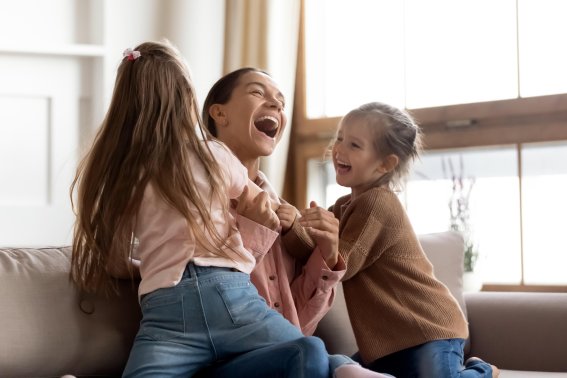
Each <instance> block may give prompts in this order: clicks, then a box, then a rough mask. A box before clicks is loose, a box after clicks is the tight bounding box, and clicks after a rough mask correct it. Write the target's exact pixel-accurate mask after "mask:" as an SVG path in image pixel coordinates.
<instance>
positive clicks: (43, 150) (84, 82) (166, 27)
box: [0, 0, 224, 246]
mask: <svg viewBox="0 0 567 378" xmlns="http://www.w3.org/2000/svg"><path fill="white" fill-rule="evenodd" d="M0 33H1V34H2V35H3V36H4V37H3V38H2V39H0V245H2V246H35V245H47V244H49V245H62V244H68V243H70V242H71V231H72V224H73V221H74V216H73V214H72V211H71V207H70V199H69V191H68V190H69V185H70V184H71V181H72V178H73V175H74V170H75V167H76V163H77V161H78V159H79V157H80V156H81V155H82V149H83V148H84V146H86V145H88V144H89V143H90V140H91V136H92V134H93V133H94V130H95V129H96V128H97V127H98V125H99V124H100V122H101V120H102V119H103V117H104V113H105V111H106V108H107V106H108V102H109V100H110V97H111V94H112V93H111V92H112V88H113V86H114V79H115V72H116V68H117V66H118V63H119V62H120V60H121V59H122V52H123V50H124V49H125V48H127V47H132V46H134V45H136V44H138V43H140V42H143V41H146V40H159V39H162V38H167V39H169V40H170V41H172V42H173V43H174V44H176V45H177V46H178V47H179V49H180V51H181V52H182V54H183V55H184V56H185V57H186V58H187V60H188V63H189V65H190V67H191V70H192V75H193V79H194V82H195V86H196V89H197V92H198V93H197V94H198V98H199V101H200V102H201V103H202V101H204V96H205V95H206V93H207V91H208V89H209V87H210V86H211V85H212V83H213V82H214V81H215V80H216V79H217V78H219V77H220V75H221V74H222V54H223V53H222V52H223V44H224V0H119V1H114V0H0Z"/></svg>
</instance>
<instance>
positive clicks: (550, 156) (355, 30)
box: [0, 0, 567, 291]
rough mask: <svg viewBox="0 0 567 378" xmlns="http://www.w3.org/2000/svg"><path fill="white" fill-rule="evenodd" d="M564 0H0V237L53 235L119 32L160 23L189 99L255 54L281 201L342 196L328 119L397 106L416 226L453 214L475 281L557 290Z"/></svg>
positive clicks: (566, 83) (127, 40)
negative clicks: (275, 88)
mask: <svg viewBox="0 0 567 378" xmlns="http://www.w3.org/2000/svg"><path fill="white" fill-rule="evenodd" d="M565 14H567V2H565V1H563V0H499V1H491V0H114V1H110V0H0V36H1V37H0V245H3V246H39V245H65V244H68V243H70V237H71V229H72V223H73V213H72V211H71V208H70V200H69V198H70V197H69V185H70V183H71V180H72V177H73V174H74V170H75V168H76V164H77V161H78V159H79V158H80V156H81V155H82V153H83V152H84V149H85V148H86V146H88V144H89V143H90V141H91V138H92V136H93V133H94V131H95V130H96V129H97V127H98V125H99V124H100V122H101V120H102V118H103V117H104V113H105V110H106V107H107V105H108V102H109V99H110V95H111V92H112V87H113V83H114V78H115V71H116V68H117V66H118V63H119V62H120V60H121V59H122V51H123V50H124V49H125V48H127V47H133V46H135V45H136V44H138V43H140V42H143V41H146V40H159V39H162V38H167V39H169V40H170V41H171V42H173V43H174V44H175V45H177V47H178V48H179V49H180V51H181V52H182V54H183V55H184V56H185V58H186V59H187V61H188V63H189V66H190V68H191V71H192V76H193V80H194V82H195V86H196V89H197V94H198V96H199V101H200V102H201V103H202V101H204V98H205V96H206V93H207V91H208V89H209V88H210V86H211V85H212V84H213V83H214V82H215V81H216V80H217V79H218V78H219V77H220V76H222V75H223V74H224V73H227V72H229V71H232V70H234V69H236V68H239V67H243V66H255V67H258V68H261V69H264V70H267V71H268V72H270V73H271V74H272V76H273V77H274V79H275V80H276V81H277V82H278V83H279V85H280V87H281V89H282V91H283V93H284V94H285V95H286V98H287V101H286V102H287V104H288V106H287V112H288V113H289V114H288V116H289V119H290V121H289V123H288V127H287V129H286V133H285V135H284V138H283V140H282V142H281V143H280V145H279V147H278V149H277V151H276V153H275V154H274V155H273V156H271V157H270V158H267V159H265V160H264V161H263V162H262V169H263V170H264V171H265V172H266V173H267V174H268V177H269V178H270V180H271V181H272V183H273V184H274V186H275V187H276V188H277V189H278V190H279V191H280V192H281V193H282V196H283V197H284V198H285V199H287V200H289V201H290V202H291V203H293V204H295V205H296V206H297V207H299V208H302V207H305V206H306V205H307V203H308V201H309V200H316V201H318V203H319V204H321V205H323V206H329V205H330V204H332V203H334V201H335V199H336V198H337V197H338V196H340V195H343V194H346V193H347V192H346V191H345V188H341V187H339V186H337V185H336V184H335V177H334V170H333V168H332V165H331V164H330V163H329V162H326V161H325V160H324V159H323V158H322V156H323V153H324V151H325V148H326V147H327V146H328V144H329V143H330V142H331V140H332V136H333V133H334V130H335V127H336V124H337V122H338V121H339V119H340V117H341V116H342V115H343V114H345V113H346V112H347V111H348V110H350V109H352V108H353V107H356V106H358V105H361V104H363V103H365V102H370V101H383V102H388V103H391V104H393V105H396V106H399V107H402V108H405V109H407V110H408V111H409V112H410V113H411V114H412V115H413V116H414V117H415V118H416V120H417V121H418V122H419V124H420V125H421V127H422V129H423V133H424V136H425V143H426V150H425V153H424V155H423V157H422V159H421V160H420V161H418V162H417V163H416V165H415V167H414V170H413V173H412V176H411V178H410V180H409V182H408V183H407V186H406V189H405V190H404V191H403V192H401V193H399V195H400V199H401V200H402V202H403V203H404V205H405V206H406V209H407V210H408V214H409V215H410V218H411V220H412V223H413V224H414V227H415V229H416V231H417V232H418V233H429V232H440V231H444V230H447V229H451V228H452V229H457V230H459V231H461V232H463V234H464V235H465V239H466V243H467V251H468V252H469V256H470V262H471V263H470V264H469V266H466V268H467V269H470V270H472V271H474V272H476V273H477V274H478V275H480V276H481V280H482V282H484V290H538V291H567V275H565V274H564V269H563V267H565V266H566V265H567V247H566V246H565V243H564V238H563V232H564V229H565V226H566V222H565V220H564V218H565V217H564V214H565V213H566V212H567V200H566V198H565V195H564V193H565V192H566V191H567V164H566V162H567V74H566V73H565V67H567V49H565V47H564V46H565V40H567V24H566V23H565V22H564V20H563V18H564V15H565Z"/></svg>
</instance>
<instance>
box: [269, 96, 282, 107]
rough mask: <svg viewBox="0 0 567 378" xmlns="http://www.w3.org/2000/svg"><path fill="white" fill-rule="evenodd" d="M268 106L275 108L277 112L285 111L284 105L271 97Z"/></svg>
mask: <svg viewBox="0 0 567 378" xmlns="http://www.w3.org/2000/svg"><path fill="white" fill-rule="evenodd" d="M268 106H270V107H271V108H275V109H277V110H282V109H283V103H282V102H281V101H280V100H278V99H277V98H275V97H271V98H269V99H268Z"/></svg>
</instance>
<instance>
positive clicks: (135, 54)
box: [122, 48, 142, 61]
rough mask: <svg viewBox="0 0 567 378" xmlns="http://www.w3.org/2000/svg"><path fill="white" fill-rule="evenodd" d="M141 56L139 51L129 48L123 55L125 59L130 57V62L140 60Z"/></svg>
mask: <svg viewBox="0 0 567 378" xmlns="http://www.w3.org/2000/svg"><path fill="white" fill-rule="evenodd" d="M141 55H142V54H140V52H139V51H136V50H132V49H131V48H127V49H126V50H124V52H123V53H122V57H124V58H126V57H128V60H130V61H133V60H136V59H138V58H139V57H140V56H141Z"/></svg>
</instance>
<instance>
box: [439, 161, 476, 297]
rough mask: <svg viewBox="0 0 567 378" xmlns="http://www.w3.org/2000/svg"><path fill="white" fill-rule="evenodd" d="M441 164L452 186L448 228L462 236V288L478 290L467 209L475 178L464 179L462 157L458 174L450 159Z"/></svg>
mask: <svg viewBox="0 0 567 378" xmlns="http://www.w3.org/2000/svg"><path fill="white" fill-rule="evenodd" d="M442 164H443V166H442V168H443V172H444V174H445V176H447V171H449V172H448V173H449V175H450V179H451V182H452V185H453V186H452V191H451V197H450V198H449V203H448V205H449V228H450V229H451V230H455V231H459V232H460V233H461V234H462V235H463V239H464V244H465V251H464V266H463V270H464V272H465V274H464V277H463V280H464V285H463V286H465V290H480V288H481V286H482V282H480V277H478V275H475V274H474V273H473V272H474V270H475V267H476V263H477V260H478V249H477V246H476V245H475V243H474V240H473V237H472V229H471V224H470V209H469V200H470V196H471V192H472V189H473V187H474V184H475V178H474V177H472V176H469V177H465V175H464V164H463V157H462V156H459V172H456V170H455V168H454V166H453V161H452V160H451V159H450V158H447V159H443V160H442Z"/></svg>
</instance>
